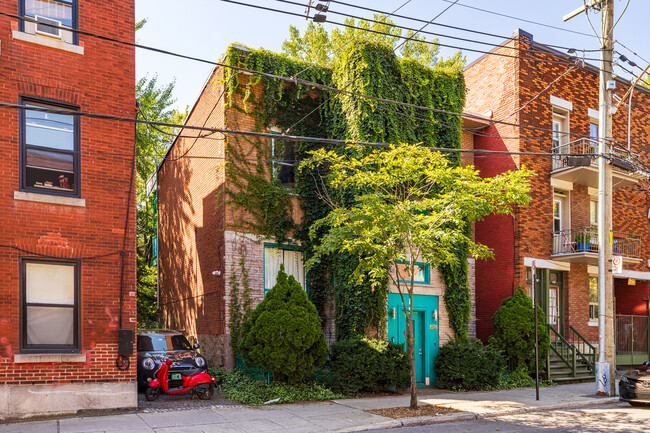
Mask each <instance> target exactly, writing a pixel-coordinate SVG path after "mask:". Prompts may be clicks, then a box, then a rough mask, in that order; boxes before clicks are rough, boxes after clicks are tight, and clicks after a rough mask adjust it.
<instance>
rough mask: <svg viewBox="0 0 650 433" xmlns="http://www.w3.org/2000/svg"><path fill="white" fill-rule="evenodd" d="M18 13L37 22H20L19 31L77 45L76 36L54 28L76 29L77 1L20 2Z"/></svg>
mask: <svg viewBox="0 0 650 433" xmlns="http://www.w3.org/2000/svg"><path fill="white" fill-rule="evenodd" d="M20 9H21V10H20V13H21V15H22V16H24V17H30V18H34V19H35V20H36V21H37V22H36V23H33V22H29V21H22V20H21V23H20V26H21V28H20V29H21V30H22V31H24V32H25V33H30V34H37V35H41V36H46V37H50V38H55V39H61V40H62V41H64V42H68V43H71V44H77V43H78V37H77V34H76V33H74V32H70V31H67V30H61V29H58V28H56V27H50V26H48V25H46V24H51V25H54V26H59V27H68V28H71V29H75V30H76V29H77V28H78V25H77V0H21V2H20Z"/></svg>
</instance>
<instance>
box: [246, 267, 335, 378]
mask: <svg viewBox="0 0 650 433" xmlns="http://www.w3.org/2000/svg"><path fill="white" fill-rule="evenodd" d="M239 350H240V351H241V354H242V356H243V357H244V360H245V361H246V365H262V366H264V368H266V369H268V370H272V371H273V373H274V375H275V378H276V379H279V380H288V381H291V382H295V381H297V380H298V379H301V378H303V377H305V376H308V375H309V374H311V372H312V371H313V370H314V369H315V368H317V367H320V366H321V365H323V364H324V363H325V361H326V360H327V342H326V341H325V334H323V330H322V329H321V321H320V317H319V316H318V312H317V311H316V307H314V304H312V303H311V302H309V300H308V299H307V294H306V293H305V291H304V290H303V289H302V287H301V286H300V283H298V282H297V281H296V280H295V278H293V277H292V276H287V274H286V273H285V272H284V268H281V269H280V271H279V272H278V279H277V283H276V284H275V286H274V287H273V289H272V290H271V291H270V292H269V293H267V294H266V297H265V299H264V300H263V301H262V302H261V303H260V304H259V305H258V306H257V308H255V310H254V311H253V312H252V313H251V316H250V319H248V320H247V321H246V322H244V323H243V325H242V328H241V341H240V344H239Z"/></svg>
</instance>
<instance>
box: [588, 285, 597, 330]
mask: <svg viewBox="0 0 650 433" xmlns="http://www.w3.org/2000/svg"><path fill="white" fill-rule="evenodd" d="M589 321H590V322H597V321H598V277H589Z"/></svg>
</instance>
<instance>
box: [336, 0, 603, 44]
mask: <svg viewBox="0 0 650 433" xmlns="http://www.w3.org/2000/svg"><path fill="white" fill-rule="evenodd" d="M332 3H338V4H340V5H343V6H348V7H351V8H357V9H361V10H366V11H368V12H373V13H378V14H383V15H386V12H384V11H381V10H379V9H373V8H369V7H364V6H360V5H355V4H351V3H346V2H342V1H336V0H332ZM454 4H458V6H465V5H464V4H462V3H454ZM330 11H331V9H330ZM391 15H393V16H394V17H396V18H403V19H406V20H410V21H415V22H421V23H426V22H427V21H426V20H423V19H421V18H415V17H411V16H407V15H396V14H391ZM363 19H365V20H367V19H366V18H363ZM431 25H434V26H439V27H445V28H449V29H454V30H460V31H463V32H468V33H475V34H478V35H483V36H489V37H493V38H498V39H501V40H504V39H512V37H511V36H503V35H498V34H494V33H488V32H482V31H478V30H473V29H469V28H466V27H458V26H452V25H449V24H442V23H431ZM424 33H426V32H424ZM431 34H434V33H431ZM446 37H450V38H455V39H461V38H457V37H454V36H446ZM461 40H465V39H461ZM467 41H471V40H467ZM474 42H477V43H485V44H489V43H487V42H480V41H474ZM489 45H493V46H494V44H489ZM543 45H546V46H547V47H552V48H559V49H563V50H568V49H570V48H573V47H564V46H561V45H551V44H543ZM580 51H585V52H596V51H600V50H599V49H593V50H580Z"/></svg>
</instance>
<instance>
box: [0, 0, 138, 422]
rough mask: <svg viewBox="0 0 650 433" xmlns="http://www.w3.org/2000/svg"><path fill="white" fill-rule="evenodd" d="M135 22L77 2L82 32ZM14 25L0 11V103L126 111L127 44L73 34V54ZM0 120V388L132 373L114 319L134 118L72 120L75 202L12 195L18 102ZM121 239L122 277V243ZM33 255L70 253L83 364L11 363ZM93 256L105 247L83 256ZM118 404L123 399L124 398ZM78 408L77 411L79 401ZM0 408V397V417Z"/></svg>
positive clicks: (129, 31) (130, 304)
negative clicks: (76, 148) (123, 365)
mask: <svg viewBox="0 0 650 433" xmlns="http://www.w3.org/2000/svg"><path fill="white" fill-rule="evenodd" d="M18 5H19V2H17V1H6V0H2V1H0V9H1V10H3V11H5V12H8V13H13V14H18V13H19V11H18ZM134 25H135V18H134V3H133V1H126V0H124V1H117V2H109V3H99V2H80V6H79V28H80V29H82V30H90V31H92V32H96V33H99V34H105V35H109V36H113V37H115V38H118V39H122V40H126V41H130V42H133V41H134ZM18 29H19V25H18V21H17V20H15V19H12V18H8V17H0V40H2V53H1V54H0V75H1V76H2V83H3V84H2V85H1V86H0V101H2V102H6V103H11V104H18V103H19V98H20V97H21V96H26V97H35V98H44V99H50V100H55V101H59V102H63V103H67V104H73V105H76V106H78V107H79V109H80V111H82V112H91V113H100V114H106V115H114V116H123V117H129V118H133V117H135V104H134V101H135V93H134V81H135V53H134V49H133V48H132V47H128V46H125V45H122V44H115V43H108V42H105V41H101V40H99V39H97V38H92V37H88V36H79V45H80V46H81V47H83V54H75V53H71V52H66V51H63V50H59V49H54V48H49V47H46V46H43V45H39V44H35V43H29V42H24V41H21V40H18V39H14V37H13V33H12V32H13V31H17V30H18ZM0 118H1V119H2V121H1V124H2V125H3V127H2V128H0V146H2V148H3V149H4V152H3V157H2V159H1V160H0V171H1V172H2V180H1V181H0V182H1V183H2V188H1V189H0V191H1V192H0V208H1V209H2V215H3V224H2V227H1V228H0V244H1V245H2V247H0V263H2V271H1V272H0V283H1V284H0V388H2V390H3V392H4V390H5V389H9V388H3V386H5V387H12V386H15V385H18V386H20V385H42V384H57V385H62V384H73V383H74V384H83V383H96V382H106V381H115V382H134V381H135V374H136V371H135V364H136V362H135V356H133V357H131V368H130V369H129V370H126V371H119V370H118V369H117V368H116V367H115V359H116V357H117V330H118V328H119V327H120V316H121V318H122V324H121V326H122V327H124V328H130V329H133V330H135V327H136V324H135V319H136V316H135V314H136V312H135V306H136V293H135V292H136V287H135V183H133V189H132V190H131V193H130V194H129V188H130V185H131V181H132V164H133V149H134V125H133V124H132V123H129V122H118V121H109V120H99V119H90V118H80V155H79V160H80V172H79V173H78V178H77V182H78V185H79V188H80V200H77V201H76V204H80V203H82V202H81V200H85V203H84V205H83V206H70V205H67V204H65V203H64V202H65V200H63V201H61V200H57V197H56V196H51V195H47V194H32V195H27V196H25V195H23V196H21V195H20V194H18V197H19V198H20V197H22V199H17V198H14V197H15V192H19V191H20V178H19V173H20V162H19V150H20V146H19V111H18V110H16V109H13V108H1V109H0ZM25 197H27V198H25ZM43 199H45V200H49V199H53V200H54V202H53V203H45V202H43ZM50 201H51V200H50ZM129 206H130V213H129V218H128V220H126V216H127V207H129ZM125 227H126V228H127V233H126V238H125V233H124V230H125ZM125 241H126V244H125V245H124V242H125ZM123 245H124V249H125V250H126V254H125V256H124V276H123V278H122V274H121V264H122V259H121V257H120V254H119V251H121V250H122V249H123ZM8 246H11V247H15V248H14V249H10V248H7V247H8ZM111 253H112V254H111ZM36 254H42V255H47V256H53V257H57V258H63V259H75V260H79V263H80V268H81V280H80V287H81V294H80V304H79V305H80V324H79V326H80V329H81V331H80V352H81V354H83V355H85V361H84V362H73V363H70V362H37V360H38V359H39V358H38V357H36V358H34V359H35V361H34V362H29V363H14V357H15V356H16V355H17V354H20V351H21V349H20V347H21V345H20V341H19V323H20V311H19V306H20V302H19V292H20V277H19V270H20V269H19V260H20V258H24V257H35V255H36ZM101 255H106V256H105V257H99V258H94V259H84V258H86V257H91V256H101ZM121 281H123V290H122V292H123V301H122V302H121V301H120V292H121V290H120V287H121ZM123 403H124V405H129V404H131V405H132V402H131V400H130V399H125V400H123ZM78 407H79V408H83V407H84V405H83V403H79V406H78ZM39 409H40V408H37V409H35V410H39ZM42 409H43V410H46V409H47V408H45V407H43V408H42ZM2 412H3V408H2V407H1V405H0V417H1V415H2Z"/></svg>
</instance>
